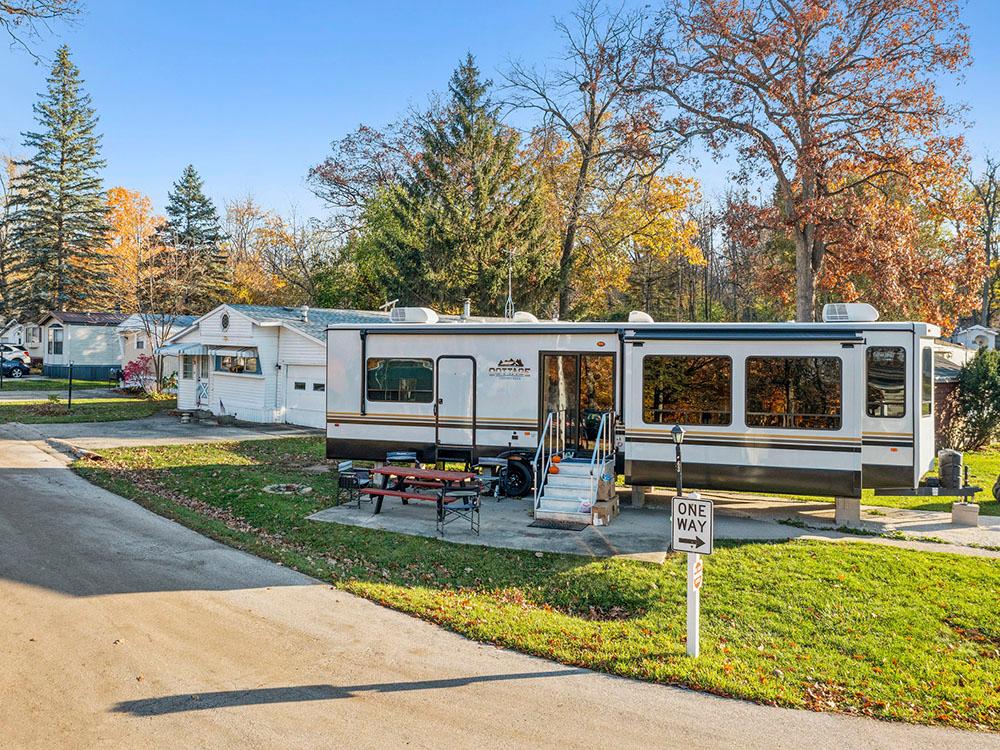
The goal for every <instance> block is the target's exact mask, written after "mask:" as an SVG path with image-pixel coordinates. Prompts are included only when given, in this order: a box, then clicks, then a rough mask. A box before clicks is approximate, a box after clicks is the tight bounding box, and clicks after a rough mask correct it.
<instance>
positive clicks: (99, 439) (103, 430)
mask: <svg viewBox="0 0 1000 750" xmlns="http://www.w3.org/2000/svg"><path fill="white" fill-rule="evenodd" d="M17 429H18V430H19V433H18V434H19V436H20V437H23V438H25V439H29V440H54V441H60V442H64V443H68V444H70V445H74V446H77V447H80V448H86V449H87V450H100V449H101V448H122V447H132V446H139V445H177V444H181V443H215V442H229V441H235V440H266V439H269V438H282V437H303V436H309V435H314V436H315V435H322V434H323V431H322V430H317V429H313V428H310V427H296V426H295V425H287V424H249V425H248V424H243V425H228V426H220V425H217V424H215V423H214V422H211V421H209V422H191V423H189V424H182V423H181V421H180V418H179V417H176V416H173V415H170V414H156V415H154V416H152V417H145V418H143V419H131V420H128V421H123V422H76V423H71V424H36V425H21V426H19V427H18V428H17Z"/></svg>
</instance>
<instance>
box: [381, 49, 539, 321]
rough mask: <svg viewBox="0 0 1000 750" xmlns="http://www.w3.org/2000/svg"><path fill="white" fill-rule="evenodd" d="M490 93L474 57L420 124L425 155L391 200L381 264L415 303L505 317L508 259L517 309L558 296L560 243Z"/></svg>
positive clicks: (392, 285)
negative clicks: (469, 307)
mask: <svg viewBox="0 0 1000 750" xmlns="http://www.w3.org/2000/svg"><path fill="white" fill-rule="evenodd" d="M489 86H490V83H489V81H483V80H482V79H481V77H480V73H479V69H478V68H477V67H476V63H475V60H474V58H473V57H472V55H471V54H470V55H468V56H467V57H466V59H465V60H464V61H463V62H462V64H461V65H460V66H459V67H458V69H457V70H456V71H455V73H454V74H453V75H452V78H451V81H450V83H449V86H448V89H449V92H450V95H451V96H450V100H449V102H448V105H447V107H446V108H445V110H444V111H443V112H442V113H439V115H429V116H427V117H426V118H424V119H423V121H422V122H421V123H420V125H419V134H420V141H421V146H422V151H421V154H420V158H419V160H418V161H417V163H416V164H415V165H414V168H413V170H412V172H411V174H410V175H409V176H408V178H407V179H406V180H404V182H403V184H402V185H401V186H400V187H399V188H398V189H397V190H395V191H394V192H392V193H391V201H392V205H393V210H392V212H391V213H392V220H391V221H389V222H388V227H387V228H386V230H385V232H384V234H383V237H382V238H381V242H380V244H381V243H384V245H383V251H384V253H385V254H386V255H387V256H388V257H387V261H388V263H386V264H384V265H382V264H380V265H381V267H382V268H391V269H395V270H394V271H386V272H385V273H386V275H387V280H388V281H389V284H388V285H387V286H388V287H389V289H388V290H387V291H389V292H396V296H399V297H401V298H403V299H406V300H407V301H408V302H420V303H424V304H429V305H431V306H433V307H436V308H438V309H442V310H446V311H457V310H459V309H461V307H462V303H463V301H464V299H465V298H467V297H468V298H471V299H472V304H473V309H475V310H476V311H477V312H479V313H480V314H492V315H498V314H501V313H502V311H503V309H504V301H505V300H506V297H507V269H508V258H509V257H511V256H512V257H513V277H514V284H515V300H516V301H517V303H518V305H519V306H521V307H535V309H538V308H539V307H541V306H542V305H544V304H545V303H546V302H548V301H549V300H550V299H551V298H552V292H553V289H552V282H553V273H552V260H551V259H552V252H553V250H554V245H553V238H552V236H551V234H550V233H549V232H548V229H547V227H548V225H547V222H546V219H545V213H544V207H543V204H542V201H541V198H540V195H539V191H538V184H537V180H536V178H535V176H534V175H533V174H532V173H531V171H530V169H529V168H528V167H527V166H526V165H525V164H524V162H523V161H522V160H521V159H520V158H519V153H518V136H517V133H516V132H515V131H514V130H513V129H512V128H509V127H507V126H505V125H504V124H503V123H502V122H500V117H499V111H500V106H499V105H498V104H496V103H494V102H492V101H491V100H490V98H489Z"/></svg>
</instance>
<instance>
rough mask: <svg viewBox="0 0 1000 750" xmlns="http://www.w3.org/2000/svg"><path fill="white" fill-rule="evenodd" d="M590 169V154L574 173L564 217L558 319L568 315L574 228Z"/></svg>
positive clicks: (577, 221)
mask: <svg viewBox="0 0 1000 750" xmlns="http://www.w3.org/2000/svg"><path fill="white" fill-rule="evenodd" d="M589 171H590V156H588V155H586V154H585V155H584V156H583V158H582V159H580V170H579V171H578V172H577V175H576V186H575V187H574V189H573V202H572V203H571V204H570V208H569V216H567V217H566V234H565V235H563V242H562V251H561V252H560V254H559V320H565V319H566V317H567V316H568V315H569V306H570V292H571V291H572V290H571V289H570V285H569V280H570V277H571V276H572V275H573V261H574V260H575V255H576V253H575V251H576V230H577V227H578V226H579V224H580V212H581V211H582V209H583V195H584V192H585V190H586V187H587V174H588V173H589Z"/></svg>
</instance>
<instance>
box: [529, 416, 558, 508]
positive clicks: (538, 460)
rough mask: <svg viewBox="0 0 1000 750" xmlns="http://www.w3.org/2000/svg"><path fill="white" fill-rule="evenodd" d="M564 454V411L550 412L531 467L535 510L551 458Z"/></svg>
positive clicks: (539, 502) (539, 436) (540, 496)
mask: <svg viewBox="0 0 1000 750" xmlns="http://www.w3.org/2000/svg"><path fill="white" fill-rule="evenodd" d="M565 452H566V410H565V409H560V410H559V411H550V412H549V413H548V416H546V417H545V424H544V425H543V426H542V431H541V433H539V435H538V447H537V448H536V449H535V458H534V460H533V461H532V466H533V468H534V470H535V510H538V506H539V505H540V504H541V502H542V491H543V490H544V489H545V480H546V479H548V476H549V469H550V468H551V467H552V457H553V456H554V455H557V454H558V455H560V456H561V455H562V454H563V453H565Z"/></svg>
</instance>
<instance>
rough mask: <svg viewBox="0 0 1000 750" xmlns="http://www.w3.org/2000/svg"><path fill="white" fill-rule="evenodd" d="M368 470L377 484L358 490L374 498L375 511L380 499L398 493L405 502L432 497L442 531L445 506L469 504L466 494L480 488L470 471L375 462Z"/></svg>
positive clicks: (474, 492)
mask: <svg viewBox="0 0 1000 750" xmlns="http://www.w3.org/2000/svg"><path fill="white" fill-rule="evenodd" d="M371 473H372V477H373V478H374V477H378V478H379V480H380V481H379V482H378V485H376V486H372V487H366V488H364V489H362V490H361V492H362V493H364V494H366V495H371V496H373V497H374V498H375V509H374V511H373V514H374V515H377V514H379V513H381V512H382V501H383V500H384V499H385V498H386V497H398V498H400V500H402V501H403V503H404V504H406V503H407V502H408V501H409V500H423V501H425V502H426V501H432V502H434V503H435V504H436V505H437V521H438V526H439V528H441V531H442V532H443V530H444V529H443V525H444V520H445V506H446V505H448V504H449V503H452V502H456V501H461V502H462V503H464V504H468V503H469V497H470V496H471V495H475V496H478V494H479V488H480V486H479V483H478V481H477V475H476V474H475V473H474V472H471V471H447V470H444V469H421V468H419V467H413V466H378V467H376V468H374V469H372V472H371ZM450 493H455V494H453V495H452V494H450ZM477 507H478V506H477Z"/></svg>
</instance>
